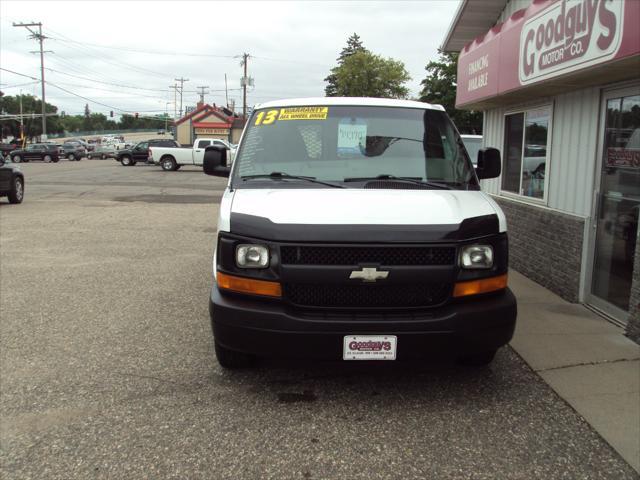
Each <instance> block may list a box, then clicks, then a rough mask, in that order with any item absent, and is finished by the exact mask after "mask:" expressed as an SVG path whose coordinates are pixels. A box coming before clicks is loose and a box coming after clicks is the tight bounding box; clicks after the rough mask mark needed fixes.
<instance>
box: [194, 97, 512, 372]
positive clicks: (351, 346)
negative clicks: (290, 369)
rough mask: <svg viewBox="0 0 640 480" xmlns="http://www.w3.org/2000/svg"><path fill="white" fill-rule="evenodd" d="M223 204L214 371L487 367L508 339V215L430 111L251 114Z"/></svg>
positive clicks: (391, 103) (446, 122)
mask: <svg viewBox="0 0 640 480" xmlns="http://www.w3.org/2000/svg"><path fill="white" fill-rule="evenodd" d="M226 155H227V150H226V149H224V148H219V147H208V148H207V151H206V153H205V158H204V171H205V173H207V174H209V175H217V176H223V177H227V176H228V177H229V182H228V185H227V188H226V190H225V192H224V194H223V196H222V200H221V203H220V211H219V218H218V232H217V234H216V239H215V242H216V249H215V254H214V259H213V272H214V285H213V288H212V290H211V296H210V300H209V308H210V314H211V322H212V326H213V334H214V341H215V351H216V355H217V358H218V361H219V362H220V364H221V365H222V366H223V367H227V368H234V367H241V366H246V365H248V364H250V363H251V362H252V360H254V359H255V358H256V357H262V356H264V357H267V356H269V357H297V358H310V359H326V360H343V361H353V360H387V361H392V360H396V359H399V360H402V359H414V358H424V357H433V356H437V357H441V356H449V357H455V358H456V359H459V360H462V361H464V362H466V363H470V364H476V365H477V364H486V363H489V362H491V360H492V359H493V357H494V355H495V352H496V350H497V349H498V348H500V347H501V346H503V345H505V344H506V343H508V342H509V340H510V339H511V337H512V335H513V331H514V327H515V321H516V310H517V309H516V300H515V298H514V296H513V294H512V293H511V291H510V290H509V288H508V287H507V269H508V242H507V225H506V221H505V216H504V214H503V212H502V211H501V210H500V207H499V206H498V205H497V204H496V203H495V202H494V201H493V200H492V199H491V197H490V196H489V195H487V194H485V193H483V192H482V191H481V190H480V183H479V179H480V178H493V177H497V176H498V175H499V174H500V153H499V152H498V151H497V150H495V149H483V150H480V152H479V153H478V162H477V164H478V166H477V168H475V169H474V167H473V165H472V162H471V159H470V158H469V157H468V154H467V152H466V151H465V148H464V145H463V143H462V140H461V139H460V135H459V134H458V132H457V131H456V129H455V127H454V125H453V124H452V122H451V121H450V119H449V117H448V116H447V114H446V113H445V111H444V109H443V108H442V107H441V106H438V105H428V104H425V103H420V102H413V101H405V100H389V99H375V98H330V97H329V98H309V99H295V100H283V101H275V102H269V103H265V104H262V105H257V106H256V108H255V110H254V111H253V114H252V115H251V118H250V119H249V121H248V123H247V126H246V127H245V130H244V132H243V136H242V139H241V141H240V145H239V147H238V152H237V155H236V158H235V161H234V163H233V166H231V167H228V166H226V165H227V159H226Z"/></svg>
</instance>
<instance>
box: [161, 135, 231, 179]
mask: <svg viewBox="0 0 640 480" xmlns="http://www.w3.org/2000/svg"><path fill="white" fill-rule="evenodd" d="M211 146H216V147H220V148H224V149H225V150H227V151H228V159H229V161H230V164H231V163H233V159H234V157H235V150H232V149H231V146H230V145H229V142H227V141H225V140H221V139H219V138H197V139H196V143H195V144H194V145H193V147H189V148H187V147H180V148H164V147H161V146H155V145H152V146H151V148H150V150H149V160H150V161H151V162H153V163H154V164H156V165H160V166H161V167H162V169H163V170H165V171H167V172H170V171H174V170H179V169H180V167H181V166H183V165H202V160H203V158H204V152H205V149H206V148H207V147H211Z"/></svg>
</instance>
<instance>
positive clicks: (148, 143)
mask: <svg viewBox="0 0 640 480" xmlns="http://www.w3.org/2000/svg"><path fill="white" fill-rule="evenodd" d="M179 146H180V144H179V143H178V142H176V141H175V140H168V139H167V140H165V139H163V138H156V139H151V140H145V141H144V142H140V143H138V144H137V145H136V146H135V147H133V148H127V149H125V150H119V151H118V152H117V153H116V157H115V158H116V160H117V161H118V162H120V163H121V164H122V165H124V166H125V167H129V166H133V165H135V164H136V163H138V162H145V163H146V162H147V159H148V158H149V147H179Z"/></svg>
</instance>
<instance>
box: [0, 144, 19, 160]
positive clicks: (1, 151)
mask: <svg viewBox="0 0 640 480" xmlns="http://www.w3.org/2000/svg"><path fill="white" fill-rule="evenodd" d="M18 148H20V141H19V140H11V141H10V142H7V143H0V157H2V158H5V157H7V156H8V155H9V153H11V152H13V151H14V150H17V149H18Z"/></svg>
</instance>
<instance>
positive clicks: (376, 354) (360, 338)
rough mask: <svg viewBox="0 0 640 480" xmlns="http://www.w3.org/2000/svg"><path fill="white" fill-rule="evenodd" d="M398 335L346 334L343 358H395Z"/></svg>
mask: <svg viewBox="0 0 640 480" xmlns="http://www.w3.org/2000/svg"><path fill="white" fill-rule="evenodd" d="M397 344H398V337H396V336H395V335H347V336H345V337H344V345H343V349H342V358H343V360H395V359H396V349H397Z"/></svg>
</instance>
